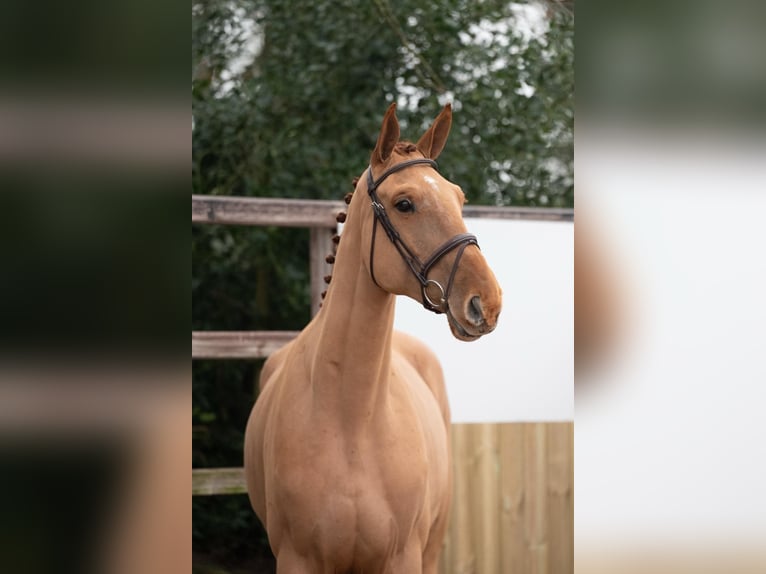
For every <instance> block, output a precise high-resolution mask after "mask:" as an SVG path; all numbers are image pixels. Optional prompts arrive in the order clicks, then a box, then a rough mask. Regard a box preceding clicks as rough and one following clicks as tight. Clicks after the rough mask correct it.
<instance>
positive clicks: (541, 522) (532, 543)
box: [524, 423, 548, 574]
mask: <svg viewBox="0 0 766 574" xmlns="http://www.w3.org/2000/svg"><path fill="white" fill-rule="evenodd" d="M545 447H546V444H545V425H544V424H542V423H532V424H530V425H528V426H527V427H526V428H525V433H524V450H525V457H524V458H525V465H524V487H525V491H526V493H527V496H526V502H527V505H526V508H525V509H524V510H525V512H524V534H525V538H526V543H527V556H526V558H527V563H526V567H525V569H524V571H525V572H527V573H529V574H547V573H548V544H547V536H546V534H547V533H546V526H547V524H546V522H547V520H546V518H547V516H546V502H547V486H546V480H547V477H546V458H545Z"/></svg>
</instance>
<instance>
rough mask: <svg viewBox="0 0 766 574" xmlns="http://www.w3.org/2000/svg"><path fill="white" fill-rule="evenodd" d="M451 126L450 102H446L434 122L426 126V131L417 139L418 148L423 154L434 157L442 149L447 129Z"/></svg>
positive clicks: (445, 141)
mask: <svg viewBox="0 0 766 574" xmlns="http://www.w3.org/2000/svg"><path fill="white" fill-rule="evenodd" d="M451 126H452V104H447V105H446V106H444V109H443V110H442V111H441V112H440V113H439V115H438V116H436V119H435V120H434V123H432V124H431V127H430V128H428V131H426V133H424V134H423V136H422V137H421V138H420V139H419V140H418V143H417V146H418V149H419V150H420V151H421V152H422V153H423V155H424V156H426V157H428V158H431V159H436V158H437V157H438V156H439V154H440V153H441V152H442V150H443V149H444V144H445V143H447V136H448V135H449V129H450V127H451Z"/></svg>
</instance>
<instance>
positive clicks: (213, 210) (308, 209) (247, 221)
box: [192, 195, 574, 227]
mask: <svg viewBox="0 0 766 574" xmlns="http://www.w3.org/2000/svg"><path fill="white" fill-rule="evenodd" d="M345 209H346V204H345V203H344V202H343V201H330V200H318V199H274V198H268V197H227V196H218V195H192V223H221V224H225V225H277V226H285V227H334V226H335V216H336V215H337V214H338V212H339V211H342V210H345ZM463 217H468V218H482V219H484V218H491V219H523V220H528V221H574V209H569V208H555V207H491V206H487V205H466V206H465V207H463Z"/></svg>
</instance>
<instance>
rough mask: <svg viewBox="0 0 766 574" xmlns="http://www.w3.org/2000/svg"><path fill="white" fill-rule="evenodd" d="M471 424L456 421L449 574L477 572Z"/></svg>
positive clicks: (453, 426) (447, 549)
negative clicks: (472, 514)
mask: <svg viewBox="0 0 766 574" xmlns="http://www.w3.org/2000/svg"><path fill="white" fill-rule="evenodd" d="M470 431H471V425H466V424H459V425H452V456H453V468H454V472H455V485H454V498H453V500H452V513H451V518H450V527H449V545H448V547H447V548H446V549H445V550H446V556H447V564H446V570H445V571H444V572H445V574H472V573H475V572H476V555H475V548H474V544H473V539H474V532H473V529H472V526H473V525H472V524H471V498H470V494H471V488H472V485H471V483H470V476H471V475H470V467H471V446H470V445H471V440H470Z"/></svg>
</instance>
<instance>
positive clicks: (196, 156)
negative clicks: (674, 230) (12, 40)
mask: <svg viewBox="0 0 766 574" xmlns="http://www.w3.org/2000/svg"><path fill="white" fill-rule="evenodd" d="M571 10H572V5H571V4H570V3H562V2H555V1H549V2H543V3H535V2H533V3H508V2H500V1H496V0H485V1H482V2H477V1H475V0H441V1H440V2H414V1H412V0H403V1H400V2H399V1H398V2H392V1H391V0H374V1H372V2H362V1H358V0H339V1H334V2H329V1H328V2H322V1H320V2H317V1H313V0H312V1H309V0H294V1H291V2H284V1H275V0H209V1H200V2H196V3H194V2H193V3H192V70H191V71H192V114H193V132H192V142H193V151H192V182H193V183H192V186H193V188H192V192H193V193H195V194H218V195H247V196H277V197H301V198H326V199H330V198H331V199H340V198H341V197H342V196H343V194H344V193H346V192H347V191H349V190H350V181H351V178H352V177H354V176H356V175H359V174H360V173H361V172H362V171H363V169H364V168H365V167H366V164H367V161H368V159H369V154H370V152H371V150H372V148H373V147H374V144H375V138H376V136H377V130H378V128H379V126H380V120H381V118H382V116H383V112H384V111H385V109H386V107H387V106H388V104H389V103H390V102H392V101H396V102H397V103H398V104H399V106H398V112H397V113H398V116H399V118H400V121H401V124H402V133H403V137H405V138H409V139H417V137H419V135H420V134H421V133H422V131H423V130H424V129H425V128H426V127H427V125H428V123H429V122H430V121H431V120H432V118H433V117H435V115H436V114H437V113H438V111H439V109H440V108H441V106H442V105H443V104H444V103H446V102H448V101H449V102H452V103H453V109H454V111H455V114H454V120H453V128H452V132H451V135H450V140H449V142H448V144H447V147H446V149H445V151H444V153H443V154H442V156H441V157H440V159H439V164H440V169H441V170H442V172H443V173H444V174H445V176H446V177H448V178H450V179H452V180H453V181H455V182H457V183H459V184H460V185H461V186H462V187H463V189H464V191H465V192H466V195H467V197H468V199H469V201H471V202H472V203H477V204H488V205H538V206H572V205H573V203H574V186H573V150H572V141H573V91H574V62H573V57H574V56H573V52H574V50H573V38H574V16H573V14H572V12H571ZM192 257H193V265H192V298H193V303H192V322H193V327H194V329H196V330H213V329H217V330H227V329H228V330H238V329H246V330H250V329H300V328H302V327H303V326H304V325H305V324H306V322H307V321H308V320H309V286H308V264H307V261H308V231H307V230H300V229H276V228H234V227H229V226H216V225H205V226H193V227H192ZM258 368H259V363H254V362H247V361H237V362H214V361H199V362H195V363H194V370H193V377H194V413H193V428H194V464H195V466H201V467H203V466H204V467H209V466H239V465H241V462H242V460H241V449H242V432H243V429H244V426H245V422H246V420H247V416H248V413H249V410H250V407H251V405H252V402H253V400H254V398H255V390H254V389H255V381H256V378H257V372H258ZM194 543H195V552H196V553H198V554H202V555H204V556H206V557H207V558H209V559H214V560H215V561H217V562H219V563H223V564H226V563H229V564H230V565H234V564H244V563H246V562H250V561H252V560H253V559H254V556H256V555H258V554H259V553H262V552H263V549H264V548H265V546H264V545H265V541H264V538H263V534H262V531H261V530H260V527H259V526H258V522H257V519H256V518H255V516H254V514H253V513H252V511H251V510H250V508H249V504H248V503H247V501H246V498H245V497H239V496H234V497H220V498H219V497H213V498H208V499H195V500H194Z"/></svg>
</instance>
